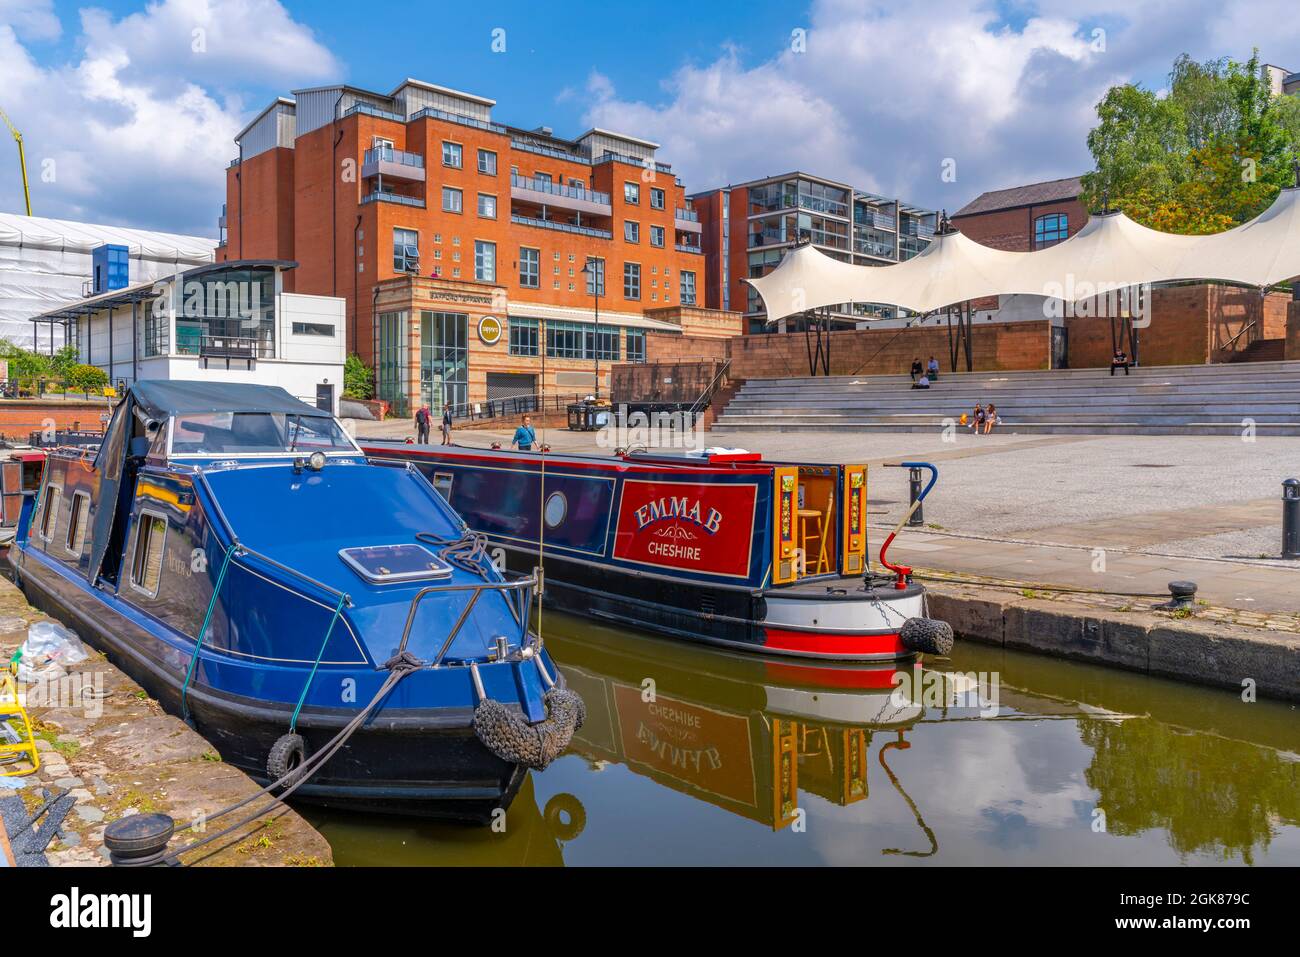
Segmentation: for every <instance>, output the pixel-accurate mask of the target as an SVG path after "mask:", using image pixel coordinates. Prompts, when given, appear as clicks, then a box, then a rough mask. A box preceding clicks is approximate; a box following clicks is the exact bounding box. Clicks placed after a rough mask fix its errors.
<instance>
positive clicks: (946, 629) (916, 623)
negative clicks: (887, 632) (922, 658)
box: [898, 618, 953, 657]
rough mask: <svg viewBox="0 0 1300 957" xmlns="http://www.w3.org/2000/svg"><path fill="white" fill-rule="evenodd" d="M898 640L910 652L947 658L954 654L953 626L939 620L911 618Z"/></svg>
mask: <svg viewBox="0 0 1300 957" xmlns="http://www.w3.org/2000/svg"><path fill="white" fill-rule="evenodd" d="M898 638H899V640H900V641H901V642H902V643H903V647H904V648H906V649H907V650H908V651H919V652H923V653H925V654H930V655H940V656H943V657H946V656H947V655H950V654H952V644H953V638H952V625H950V624H948V623H947V622H946V621H940V620H939V619H937V618H909V619H907V621H905V622H903V627H902V628H901V629H899V632H898Z"/></svg>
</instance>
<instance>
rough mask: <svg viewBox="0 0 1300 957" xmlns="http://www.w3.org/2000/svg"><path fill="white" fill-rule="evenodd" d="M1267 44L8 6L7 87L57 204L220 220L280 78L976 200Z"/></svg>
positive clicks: (677, 11) (451, 9)
mask: <svg viewBox="0 0 1300 957" xmlns="http://www.w3.org/2000/svg"><path fill="white" fill-rule="evenodd" d="M496 29H503V30H504V31H505V34H504V40H505V47H506V49H505V52H503V53H499V52H494V51H493V49H492V41H493V31H494V30H496ZM196 30H198V31H200V32H202V34H203V37H202V43H201V46H202V49H199V50H195V49H194V45H195V41H194V39H193V38H194V36H195V31H196ZM799 31H803V32H802V33H799ZM1252 45H1259V46H1261V48H1262V49H1261V54H1262V55H1263V57H1264V59H1265V60H1268V61H1272V62H1277V63H1280V64H1281V65H1283V66H1289V67H1290V68H1292V69H1300V18H1297V17H1296V16H1295V15H1294V12H1293V10H1292V9H1291V4H1287V3H1282V2H1277V0H1154V2H1146V3H1142V4H1131V3H1129V2H1128V0H1015V2H996V0H984V2H981V0H929V2H927V3H924V4H904V3H898V2H896V0H895V2H883V0H812V2H809V3H805V4H793V3H788V2H787V3H781V2H776V0H749V2H745V3H718V2H700V0H694V2H679V0H661V2H659V3H656V4H639V3H638V4H632V3H624V4H620V3H613V2H608V3H594V2H587V0H577V2H572V3H568V4H564V5H548V4H538V3H536V2H533V3H514V2H511V3H480V4H478V5H468V6H467V5H465V4H463V3H456V4H441V3H435V4H423V5H421V4H412V3H403V4H393V3H387V2H383V0H371V2H368V3H366V4H357V3H356V2H355V0H352V2H348V3H308V2H300V0H283V2H277V0H153V2H150V3H145V2H142V0H100V2H98V3H95V4H94V5H93V6H89V5H80V4H77V3H70V2H58V3H54V2H52V0H0V107H3V108H4V109H5V110H6V111H7V112H8V113H9V114H10V116H11V117H13V119H14V121H15V123H17V124H18V125H19V127H20V128H21V129H22V130H23V132H24V135H25V138H26V142H27V147H28V165H29V173H30V174H31V177H32V180H33V205H34V207H35V212H36V213H37V214H38V215H49V216H56V217H60V218H69V219H82V220H87V221H95V222H113V223H120V224H123V225H136V226H144V227H149V228H157V229H166V230H171V231H177V232H187V233H190V232H192V233H199V234H205V235H211V234H213V233H214V231H215V218H216V215H217V213H218V212H219V209H220V203H221V201H222V199H223V193H224V177H223V170H224V167H225V165H226V163H228V162H229V160H230V158H231V157H232V156H233V155H234V154H235V146H234V144H233V142H232V137H233V135H234V133H235V131H237V130H238V129H239V127H240V126H242V125H243V124H244V122H246V121H247V120H248V119H249V118H250V117H251V116H252V115H253V114H254V113H256V112H257V110H259V109H260V108H261V107H262V106H264V105H265V104H266V102H268V101H269V99H270V98H271V97H273V96H275V95H277V94H282V93H287V92H288V91H290V90H292V89H293V88H295V87H302V86H312V85H318V84H322V83H328V82H333V81H336V80H345V81H347V82H349V83H352V84H355V85H357V86H362V87H366V88H373V89H377V90H381V91H387V90H390V89H392V88H393V87H394V86H395V85H396V84H397V83H398V82H399V81H400V80H401V79H402V78H404V77H406V76H415V77H419V78H421V79H425V80H428V81H430V82H434V83H440V84H444V85H447V86H451V87H456V88H460V89H464V90H468V91H472V92H475V93H480V94H482V95H485V96H489V97H492V98H493V99H495V100H497V103H498V105H497V107H496V109H495V111H494V117H495V118H496V119H498V120H499V121H502V122H506V123H510V124H513V125H518V126H525V127H531V126H537V125H543V124H545V125H548V126H551V127H553V128H554V129H555V131H556V132H557V133H558V134H560V135H566V134H567V135H573V134H576V133H579V132H581V131H582V130H584V129H586V128H587V127H589V126H591V125H601V126H608V127H612V128H615V129H619V130H622V131H624V132H627V133H631V134H633V135H639V136H644V137H648V138H650V139H654V140H656V141H658V142H660V143H661V144H662V146H663V148H662V150H661V154H660V158H661V159H662V160H665V161H667V162H669V163H671V164H673V166H674V168H675V170H676V171H677V172H678V173H679V175H681V176H682V177H683V179H684V180H685V181H686V183H687V186H688V188H690V189H704V188H707V187H711V186H717V185H722V184H725V183H727V182H740V181H743V180H745V179H749V178H752V177H755V176H760V175H767V174H771V173H778V172H784V171H786V170H789V169H793V168H804V169H807V170H809V171H810V172H815V173H819V174H822V175H825V176H831V177H836V178H839V179H843V180H848V181H851V182H853V183H854V184H855V185H857V186H859V187H860V188H863V189H869V190H874V191H877V192H881V193H885V194H888V195H897V196H901V197H903V198H904V199H905V200H907V201H909V202H912V203H915V204H918V205H925V206H930V207H934V208H945V209H948V210H949V211H953V210H956V209H957V208H959V207H960V206H962V205H963V204H964V203H966V202H968V201H970V200H971V199H973V198H974V197H975V196H976V195H978V193H979V192H981V191H982V190H984V189H995V188H1002V187H1006V186H1013V185H1017V184H1020V183H1025V182H1033V181H1036V180H1042V179H1050V178H1055V177H1060V176H1068V175H1073V174H1076V173H1079V172H1082V171H1083V170H1085V169H1086V168H1087V167H1088V165H1089V161H1090V158H1089V156H1088V153H1087V149H1086V145H1085V137H1086V135H1087V131H1088V129H1089V128H1090V126H1091V125H1092V122H1093V119H1094V106H1095V104H1096V102H1097V100H1098V98H1099V97H1100V96H1101V95H1102V94H1103V93H1104V92H1105V90H1106V89H1107V88H1108V87H1109V86H1110V85H1111V84H1113V83H1117V82H1125V81H1130V80H1136V81H1140V82H1144V83H1146V84H1147V85H1149V86H1152V87H1154V88H1159V86H1160V85H1161V84H1162V83H1163V82H1164V77H1165V74H1166V72H1167V71H1168V68H1169V65H1170V63H1171V62H1172V61H1173V59H1174V57H1175V56H1177V55H1178V54H1179V53H1182V52H1184V51H1186V52H1189V53H1191V54H1192V55H1193V56H1196V57H1198V58H1205V57H1211V56H1220V55H1232V56H1237V57H1239V58H1243V59H1244V58H1245V57H1248V56H1249V55H1250V48H1251V46H1252ZM14 166H16V164H14V163H13V161H12V159H10V160H9V161H8V163H6V160H5V148H4V146H3V145H0V209H4V210H16V209H19V208H20V203H21V196H20V191H19V189H18V187H17V176H16V168H13V167H14ZM946 168H954V169H955V170H956V171H957V175H956V177H955V179H954V178H952V177H944V176H942V175H941V170H943V169H946Z"/></svg>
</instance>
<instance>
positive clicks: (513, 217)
mask: <svg viewBox="0 0 1300 957" xmlns="http://www.w3.org/2000/svg"><path fill="white" fill-rule="evenodd" d="M421 205H423V204H421ZM510 221H511V222H512V223H517V224H518V225H520V226H540V227H541V228H543V229H558V230H559V231H560V232H563V233H576V234H578V235H579V236H594V237H596V238H597V239H613V238H614V234H613V233H611V232H610V231H609V230H608V229H592V228H591V227H590V226H574V225H572V224H570V223H557V222H555V221H554V220H551V219H533V218H532V217H530V216H520V215H519V214H518V213H511V214H510Z"/></svg>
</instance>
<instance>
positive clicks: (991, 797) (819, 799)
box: [304, 612, 1300, 865]
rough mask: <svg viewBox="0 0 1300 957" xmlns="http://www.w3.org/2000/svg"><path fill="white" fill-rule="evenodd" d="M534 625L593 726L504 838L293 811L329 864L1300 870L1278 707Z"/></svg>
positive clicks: (942, 666) (1288, 751)
mask: <svg viewBox="0 0 1300 957" xmlns="http://www.w3.org/2000/svg"><path fill="white" fill-rule="evenodd" d="M544 626H545V627H544V632H545V634H546V636H547V638H546V641H547V648H548V649H549V650H550V651H551V652H552V653H553V654H554V655H555V659H556V661H558V662H560V664H561V666H562V667H563V668H564V672H565V674H566V675H567V676H568V677H569V680H570V682H571V683H572V685H573V687H574V688H575V689H576V690H578V691H579V692H580V693H581V695H582V697H583V698H584V699H585V701H586V703H587V721H586V724H585V725H584V727H583V728H582V729H581V730H580V731H579V732H578V734H577V735H576V736H575V738H574V739H573V742H572V744H571V746H570V751H569V753H568V754H567V755H565V756H564V757H562V758H560V759H559V760H558V761H556V762H555V763H554V764H552V765H551V767H550V768H549V769H548V770H547V772H546V773H545V774H544V775H529V776H528V778H527V779H526V780H525V781H524V782H523V785H522V787H521V789H520V791H519V795H518V798H517V799H516V800H515V802H514V804H513V805H511V807H510V810H509V812H508V814H507V815H506V820H505V827H504V830H494V829H492V828H478V829H473V830H468V829H464V828H453V827H447V826H443V825H439V824H436V823H431V822H425V821H415V820H399V819H392V818H389V819H385V818H368V817H361V816H358V815H350V816H341V815H332V814H329V813H326V812H319V811H315V810H313V809H310V808H304V811H306V813H308V815H309V816H310V817H311V819H312V820H313V821H314V822H316V823H317V824H319V825H320V827H321V828H322V830H323V832H324V833H325V835H326V837H327V838H328V839H329V840H330V842H331V844H332V845H333V848H334V854H335V860H336V861H337V862H338V863H340V864H345V865H346V864H383V863H391V864H505V865H535V864H561V863H567V864H657V865H671V864H679V865H680V864H925V863H926V862H936V863H944V864H969V865H1005V864H1054V865H1062V864H1134V863H1140V864H1179V863H1209V864H1212V863H1245V864H1251V863H1265V862H1267V863H1274V864H1276V863H1283V864H1285V863H1291V864H1297V863H1300V757H1298V756H1297V755H1298V754H1300V723H1298V722H1296V720H1295V711H1294V709H1292V708H1291V707H1289V706H1287V705H1284V704H1279V703H1276V702H1266V701H1259V702H1255V703H1252V704H1243V703H1242V701H1241V699H1240V697H1239V696H1238V695H1236V694H1233V693H1231V692H1221V691H1215V690H1211V689H1204V688H1193V687H1189V686H1187V685H1183V684H1178V683H1175V682H1169V681H1163V680H1161V679H1158V678H1151V677H1147V676H1144V675H1138V674H1130V673H1127V672H1117V671H1114V670H1110V669H1103V668H1098V667H1095V666H1090V665H1085V664H1080V663H1068V662H1062V661H1057V660H1053V659H1051V658H1046V657H1043V656H1037V655H1026V654H1017V653H1015V652H1009V651H1003V650H1001V649H993V648H985V647H981V646H977V645H965V646H959V647H958V648H957V649H956V650H955V651H954V654H953V657H952V659H951V660H950V661H942V662H938V661H934V660H933V659H930V660H928V661H927V663H926V666H925V667H924V668H923V669H922V670H921V671H920V672H919V675H918V673H917V672H914V671H913V670H912V669H911V668H910V667H907V666H902V667H901V668H900V667H899V666H896V665H875V666H869V665H847V666H825V665H823V664H822V663H819V662H812V661H807V662H805V661H791V660H787V659H777V658H757V657H754V656H751V655H743V654H732V653H729V652H724V651H718V650H713V649H709V648H705V647H697V646H692V645H688V644H686V643H684V642H676V641H672V640H671V639H651V638H648V637H646V636H644V635H641V634H630V633H623V632H620V631H618V630H616V629H613V628H605V627H601V626H596V625H593V624H592V623H590V622H588V621H584V620H581V619H577V618H573V617H570V616H566V615H560V614H554V613H551V612H546V613H545V622H544ZM983 674H987V675H990V676H994V675H996V676H998V678H999V680H998V683H997V685H996V686H985V687H981V686H980V685H979V684H978V677H979V676H980V675H983ZM904 677H905V678H906V679H907V681H906V683H905V686H904V687H903V688H901V689H900V694H899V696H898V697H896V698H895V697H893V696H891V692H892V691H893V687H892V686H893V684H894V683H895V682H898V681H902V680H903V678H904ZM918 678H919V680H917V679H918ZM973 678H974V679H975V680H973ZM994 692H996V693H994ZM987 697H993V698H996V707H995V706H993V704H992V703H991V702H989V701H987V700H985V699H986V698H987ZM652 699H653V700H652ZM1103 824H1104V826H1101V825H1103Z"/></svg>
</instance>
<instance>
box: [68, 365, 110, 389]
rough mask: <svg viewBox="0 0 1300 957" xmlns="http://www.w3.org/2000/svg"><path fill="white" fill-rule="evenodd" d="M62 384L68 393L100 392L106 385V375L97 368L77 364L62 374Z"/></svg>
mask: <svg viewBox="0 0 1300 957" xmlns="http://www.w3.org/2000/svg"><path fill="white" fill-rule="evenodd" d="M63 383H64V385H65V386H67V389H68V391H69V392H101V391H103V388H104V386H106V385H108V373H107V372H105V371H104V370H103V369H101V368H100V367H99V366H92V365H85V364H84V363H77V364H75V365H71V366H69V367H68V369H67V371H66V372H64V374H63Z"/></svg>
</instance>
